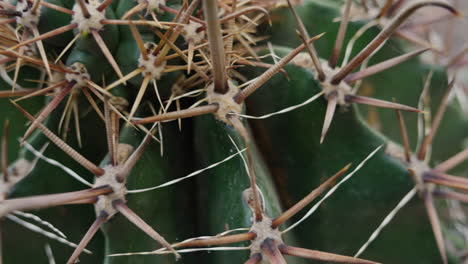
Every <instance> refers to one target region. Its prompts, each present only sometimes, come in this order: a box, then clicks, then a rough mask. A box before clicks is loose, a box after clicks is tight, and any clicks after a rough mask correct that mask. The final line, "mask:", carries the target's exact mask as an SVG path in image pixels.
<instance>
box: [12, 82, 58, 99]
mask: <svg viewBox="0 0 468 264" xmlns="http://www.w3.org/2000/svg"><path fill="white" fill-rule="evenodd" d="M65 84H67V81H66V80H64V81H61V82H59V83H56V84H54V85H51V86H49V87H46V88H42V89H40V90H37V91H35V92H33V93H29V94H28V95H25V96H23V97H21V98H18V99H16V100H15V102H18V101H21V100H24V99H27V98H31V97H34V96H38V95H43V94H46V93H48V92H50V91H53V90H55V89H56V88H59V87H61V86H64V85H65ZM18 92H20V91H18Z"/></svg>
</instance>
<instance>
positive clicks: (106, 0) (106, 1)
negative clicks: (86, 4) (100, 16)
mask: <svg viewBox="0 0 468 264" xmlns="http://www.w3.org/2000/svg"><path fill="white" fill-rule="evenodd" d="M111 3H112V0H104V1H103V2H102V3H101V4H100V5H99V6H98V7H97V8H96V9H97V11H99V12H102V11H103V10H104V9H106V8H107V7H108V6H109V5H110V4H111Z"/></svg>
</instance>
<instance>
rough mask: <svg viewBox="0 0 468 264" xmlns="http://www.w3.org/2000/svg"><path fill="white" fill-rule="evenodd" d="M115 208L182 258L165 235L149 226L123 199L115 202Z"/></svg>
mask: <svg viewBox="0 0 468 264" xmlns="http://www.w3.org/2000/svg"><path fill="white" fill-rule="evenodd" d="M113 205H114V207H115V209H117V210H118V211H119V212H120V213H121V214H123V215H124V216H125V217H126V218H127V219H128V220H130V222H132V223H133V224H135V225H136V226H137V227H138V228H140V229H141V230H142V231H143V232H145V233H146V234H147V235H149V236H150V237H152V238H153V239H154V240H156V241H157V242H158V243H160V244H161V245H162V246H163V247H165V248H167V249H168V250H170V251H172V252H173V253H174V255H175V257H176V259H179V258H180V255H179V253H177V251H175V250H174V248H173V247H172V246H171V244H169V243H168V242H167V241H166V240H165V239H164V237H162V236H161V235H160V234H158V232H156V231H155V230H154V229H153V228H152V227H151V226H149V225H148V224H147V223H146V222H145V221H144V220H143V219H141V218H140V217H139V216H138V215H137V214H135V212H133V211H132V210H131V209H130V208H128V206H127V205H125V203H123V202H122V201H116V202H114V203H113Z"/></svg>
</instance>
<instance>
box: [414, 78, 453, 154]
mask: <svg viewBox="0 0 468 264" xmlns="http://www.w3.org/2000/svg"><path fill="white" fill-rule="evenodd" d="M454 86H455V77H454V78H453V80H452V81H451V82H450V83H449V85H448V88H447V91H446V92H445V94H444V97H442V100H441V101H440V105H439V109H437V113H436V115H435V117H434V120H433V121H432V126H431V131H430V132H429V134H428V135H427V136H426V137H425V138H424V140H423V143H422V144H421V148H420V149H419V151H418V159H419V160H423V159H424V157H425V156H426V152H427V149H428V148H429V146H430V145H431V144H432V140H433V139H434V136H435V135H436V133H437V130H438V128H439V125H440V122H441V121H442V118H443V117H444V114H445V110H446V109H447V106H448V99H449V96H450V92H451V91H452V88H453V87H454Z"/></svg>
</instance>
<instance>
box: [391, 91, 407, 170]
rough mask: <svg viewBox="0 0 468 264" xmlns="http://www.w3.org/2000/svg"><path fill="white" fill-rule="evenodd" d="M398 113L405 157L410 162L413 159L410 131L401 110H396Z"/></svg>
mask: <svg viewBox="0 0 468 264" xmlns="http://www.w3.org/2000/svg"><path fill="white" fill-rule="evenodd" d="M393 102H395V99H393ZM396 113H397V118H398V124H399V127H400V136H401V140H402V141H403V147H404V148H405V159H406V161H407V162H409V161H410V159H411V149H410V145H409V139H408V131H407V130H406V125H405V120H404V119H403V115H402V114H401V111H400V110H396Z"/></svg>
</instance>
